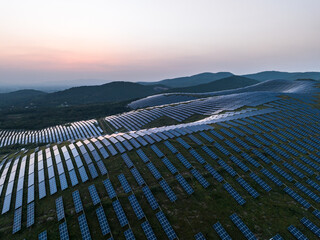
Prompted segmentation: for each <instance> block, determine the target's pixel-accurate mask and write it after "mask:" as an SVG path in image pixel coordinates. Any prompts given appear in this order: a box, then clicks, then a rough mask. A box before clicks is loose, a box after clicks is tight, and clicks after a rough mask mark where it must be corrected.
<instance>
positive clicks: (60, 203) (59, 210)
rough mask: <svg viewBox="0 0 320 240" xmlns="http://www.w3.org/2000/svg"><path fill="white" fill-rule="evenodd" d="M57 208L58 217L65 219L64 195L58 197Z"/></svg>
mask: <svg viewBox="0 0 320 240" xmlns="http://www.w3.org/2000/svg"><path fill="white" fill-rule="evenodd" d="M56 209H57V218H58V221H60V220H61V219H64V217H65V215H64V208H63V200H62V197H58V198H57V199H56Z"/></svg>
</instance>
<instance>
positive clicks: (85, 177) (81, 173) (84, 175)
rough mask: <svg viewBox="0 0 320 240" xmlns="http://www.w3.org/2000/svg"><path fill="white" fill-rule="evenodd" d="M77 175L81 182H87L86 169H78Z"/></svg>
mask: <svg viewBox="0 0 320 240" xmlns="http://www.w3.org/2000/svg"><path fill="white" fill-rule="evenodd" d="M79 173H80V177H81V181H82V182H86V181H88V180H89V177H88V175H87V173H86V169H85V168H84V166H82V167H80V168H79Z"/></svg>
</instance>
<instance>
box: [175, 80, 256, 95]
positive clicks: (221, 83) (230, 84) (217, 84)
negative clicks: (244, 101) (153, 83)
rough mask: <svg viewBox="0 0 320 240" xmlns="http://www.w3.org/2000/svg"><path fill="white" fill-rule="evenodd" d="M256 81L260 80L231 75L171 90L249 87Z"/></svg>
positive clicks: (208, 90) (216, 89) (201, 90)
mask: <svg viewBox="0 0 320 240" xmlns="http://www.w3.org/2000/svg"><path fill="white" fill-rule="evenodd" d="M256 83H259V81H257V80H254V79H250V78H246V77H241V76H231V77H227V78H222V79H219V80H216V81H213V82H210V83H206V84H200V85H196V86H191V87H184V88H174V89H170V90H169V92H184V93H205V92H215V91H222V90H229V89H236V88H242V87H247V86H250V85H254V84H256Z"/></svg>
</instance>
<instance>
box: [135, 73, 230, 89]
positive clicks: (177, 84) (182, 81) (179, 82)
mask: <svg viewBox="0 0 320 240" xmlns="http://www.w3.org/2000/svg"><path fill="white" fill-rule="evenodd" d="M230 76H233V74H232V73H230V72H218V73H209V72H207V73H200V74H197V75H193V76H188V77H179V78H172V79H165V80H162V81H158V82H140V84H143V85H154V84H162V85H165V86H168V87H171V88H181V87H191V86H196V85H199V84H205V83H210V82H213V81H216V80H219V79H222V78H226V77H230Z"/></svg>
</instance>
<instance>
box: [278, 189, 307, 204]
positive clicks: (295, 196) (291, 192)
mask: <svg viewBox="0 0 320 240" xmlns="http://www.w3.org/2000/svg"><path fill="white" fill-rule="evenodd" d="M283 190H284V191H285V192H286V193H287V194H288V195H289V196H290V197H292V198H293V199H294V200H296V201H297V202H298V203H300V204H301V205H302V206H303V207H305V208H309V207H311V205H310V203H309V202H307V201H306V200H305V199H303V198H302V197H301V196H300V195H299V194H297V193H296V192H294V191H293V190H292V189H291V188H289V187H285V188H284V189H283Z"/></svg>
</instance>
